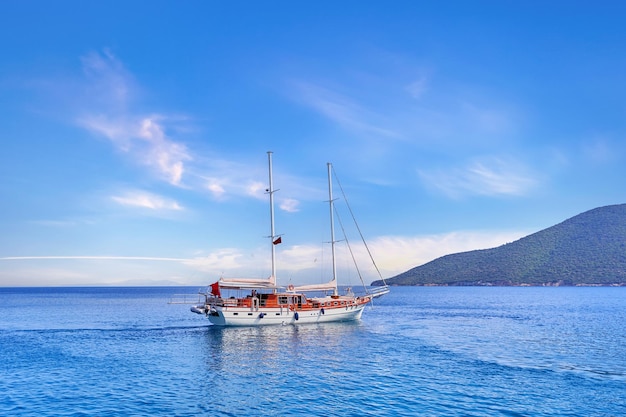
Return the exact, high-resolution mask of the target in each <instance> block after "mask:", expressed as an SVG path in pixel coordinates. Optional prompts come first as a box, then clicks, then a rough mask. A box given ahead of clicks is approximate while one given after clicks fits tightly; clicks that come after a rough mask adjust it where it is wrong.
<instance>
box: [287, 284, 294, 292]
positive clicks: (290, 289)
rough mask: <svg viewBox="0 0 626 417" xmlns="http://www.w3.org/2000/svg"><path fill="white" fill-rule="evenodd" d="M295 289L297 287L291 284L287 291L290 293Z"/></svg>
mask: <svg viewBox="0 0 626 417" xmlns="http://www.w3.org/2000/svg"><path fill="white" fill-rule="evenodd" d="M294 288H295V287H294V286H293V284H289V286H288V287H287V289H288V290H289V291H293V290H294Z"/></svg>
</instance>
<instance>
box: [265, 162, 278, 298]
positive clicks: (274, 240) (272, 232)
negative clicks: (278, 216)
mask: <svg viewBox="0 0 626 417" xmlns="http://www.w3.org/2000/svg"><path fill="white" fill-rule="evenodd" d="M272 153H273V152H272V151H268V152H267V161H268V167H269V188H268V189H267V193H268V194H269V196H270V236H269V237H270V240H271V245H270V246H271V247H272V271H271V275H270V281H271V283H272V285H273V286H274V287H276V244H277V243H279V242H277V239H278V237H277V236H276V232H275V230H274V193H275V190H274V180H273V176H272ZM275 292H276V288H274V293H275Z"/></svg>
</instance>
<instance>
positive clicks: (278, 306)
mask: <svg viewBox="0 0 626 417" xmlns="http://www.w3.org/2000/svg"><path fill="white" fill-rule="evenodd" d="M267 155H268V165H269V188H268V189H267V193H268V194H269V203H270V236H269V237H270V241H271V245H270V246H271V275H270V276H269V277H268V278H266V279H255V278H223V277H222V278H220V279H219V280H218V281H217V282H215V283H213V284H211V285H210V286H209V287H208V288H207V291H205V292H204V293H201V295H203V296H204V300H203V301H202V302H201V303H200V304H198V305H195V306H193V307H191V311H192V312H194V313H198V314H203V315H206V317H207V318H208V319H209V321H210V322H211V323H212V324H214V325H217V326H266V325H289V324H304V323H327V322H336V321H350V320H358V319H360V318H361V315H362V314H363V310H364V309H365V306H366V305H367V304H369V303H371V302H372V300H373V299H374V298H376V297H380V296H382V295H384V294H386V293H388V292H389V288H388V287H387V286H386V285H385V286H382V287H377V288H376V289H375V290H373V291H371V290H368V289H366V292H365V294H363V295H358V296H357V295H355V294H354V293H353V292H352V290H351V289H348V290H347V291H346V292H345V293H344V294H341V295H340V294H339V286H338V283H337V267H336V260H335V244H336V241H335V231H334V218H335V215H334V206H333V204H334V199H333V190H332V164H330V163H328V164H327V168H328V196H329V198H328V200H329V204H330V244H331V252H332V277H331V279H330V281H329V282H326V283H323V284H311V285H302V286H294V285H288V286H286V287H281V286H280V285H278V283H277V281H276V244H278V243H280V242H281V239H282V238H281V236H280V235H276V232H275V230H274V193H275V192H276V190H274V185H273V179H272V152H268V153H267ZM368 252H369V250H368ZM233 290H235V291H234V293H235V294H237V296H230V297H229V296H223V295H222V294H223V293H225V292H228V291H231V292H233ZM312 292H313V293H314V294H324V295H323V296H319V295H317V296H315V295H314V296H311V297H309V296H307V294H311V293H312Z"/></svg>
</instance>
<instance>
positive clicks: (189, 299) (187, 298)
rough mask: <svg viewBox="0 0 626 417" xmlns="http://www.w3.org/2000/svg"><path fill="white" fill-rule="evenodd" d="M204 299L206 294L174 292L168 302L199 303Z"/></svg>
mask: <svg viewBox="0 0 626 417" xmlns="http://www.w3.org/2000/svg"><path fill="white" fill-rule="evenodd" d="M205 301H206V295H205V294H202V293H199V294H174V295H172V296H171V297H170V299H169V301H168V302H167V303H168V304H201V303H204V302H205Z"/></svg>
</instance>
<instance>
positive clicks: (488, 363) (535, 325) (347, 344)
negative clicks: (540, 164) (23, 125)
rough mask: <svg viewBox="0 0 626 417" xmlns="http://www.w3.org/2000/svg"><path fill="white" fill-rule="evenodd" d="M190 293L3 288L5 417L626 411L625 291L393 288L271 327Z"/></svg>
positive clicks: (0, 329)
mask: <svg viewBox="0 0 626 417" xmlns="http://www.w3.org/2000/svg"><path fill="white" fill-rule="evenodd" d="M191 290H196V289H195V288H194V289H191ZM180 292H190V289H189V288H170V287H159V288H0V370H1V372H0V415H2V416H144V415H158V416H160V415H163V416H202V415H207V416H208V415H215V416H252V415H258V416H301V415H302V416H305V415H310V416H499V415H500V416H624V415H626V288H485V287H463V288H442V287H439V288H437V287H435V288H426V287H394V288H392V290H391V293H390V294H388V295H386V296H384V297H382V298H380V299H376V300H375V304H374V305H373V306H372V307H368V308H367V309H366V310H365V312H364V314H363V317H362V319H361V320H360V321H357V322H347V323H327V324H321V325H296V326H291V325H288V326H277V327H260V328H219V327H214V326H211V325H210V324H209V322H208V320H207V319H206V318H205V317H204V316H201V315H196V314H193V313H191V312H190V311H189V307H188V306H182V305H168V304H167V300H168V298H169V297H170V296H171V295H173V294H175V293H180Z"/></svg>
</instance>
